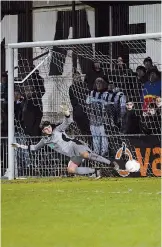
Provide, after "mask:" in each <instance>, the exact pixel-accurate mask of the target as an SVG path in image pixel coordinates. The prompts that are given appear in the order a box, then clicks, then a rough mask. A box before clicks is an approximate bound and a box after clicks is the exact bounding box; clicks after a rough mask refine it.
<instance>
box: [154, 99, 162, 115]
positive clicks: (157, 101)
mask: <svg viewBox="0 0 162 247" xmlns="http://www.w3.org/2000/svg"><path fill="white" fill-rule="evenodd" d="M155 102H156V107H157V114H158V115H159V116H160V115H161V106H162V98H161V97H157V98H156V101H155Z"/></svg>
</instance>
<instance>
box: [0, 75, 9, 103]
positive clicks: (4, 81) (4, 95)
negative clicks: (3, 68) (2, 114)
mask: <svg viewBox="0 0 162 247" xmlns="http://www.w3.org/2000/svg"><path fill="white" fill-rule="evenodd" d="M1 99H3V101H4V102H5V103H7V102H8V75H7V73H6V72H3V73H2V75H1Z"/></svg>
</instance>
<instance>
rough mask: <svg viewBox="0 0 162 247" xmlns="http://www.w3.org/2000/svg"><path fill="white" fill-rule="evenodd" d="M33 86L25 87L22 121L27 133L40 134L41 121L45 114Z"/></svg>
mask: <svg viewBox="0 0 162 247" xmlns="http://www.w3.org/2000/svg"><path fill="white" fill-rule="evenodd" d="M35 94H36V93H35V92H34V88H33V86H26V87H25V98H24V100H23V102H22V103H23V106H22V122H23V128H24V132H25V134H26V135H29V136H40V134H41V131H40V127H39V126H40V123H41V119H42V116H43V113H42V110H41V106H40V105H39V104H38V99H37V98H36V96H35Z"/></svg>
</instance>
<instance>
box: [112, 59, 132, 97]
mask: <svg viewBox="0 0 162 247" xmlns="http://www.w3.org/2000/svg"><path fill="white" fill-rule="evenodd" d="M112 75H113V78H112V81H113V83H115V85H116V87H119V88H121V89H122V91H123V92H124V94H126V95H131V94H132V89H133V84H134V81H135V76H134V73H133V71H132V70H131V69H130V68H129V67H128V66H127V64H126V63H124V61H123V58H122V57H118V58H117V62H116V64H115V65H114V69H113V71H112Z"/></svg>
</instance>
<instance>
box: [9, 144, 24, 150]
mask: <svg viewBox="0 0 162 247" xmlns="http://www.w3.org/2000/svg"><path fill="white" fill-rule="evenodd" d="M11 145H12V147H14V148H22V149H28V146H26V145H23V144H19V143H12V144H11Z"/></svg>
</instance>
